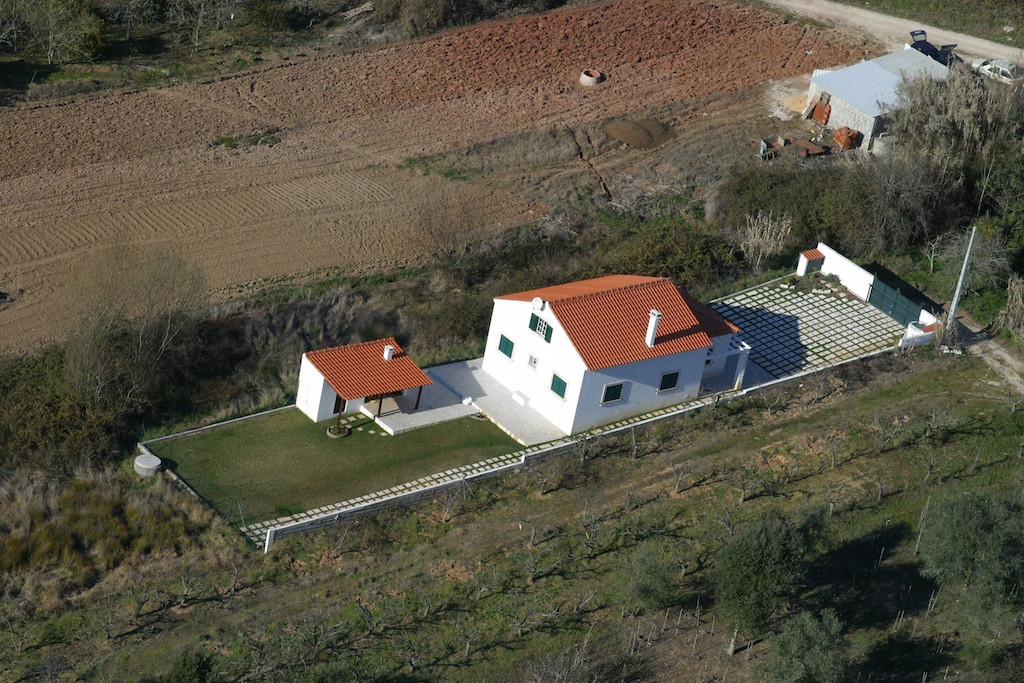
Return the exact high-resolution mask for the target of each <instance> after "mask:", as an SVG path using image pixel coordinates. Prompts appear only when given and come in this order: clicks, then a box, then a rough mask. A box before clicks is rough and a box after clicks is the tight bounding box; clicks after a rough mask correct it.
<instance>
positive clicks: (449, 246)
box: [414, 187, 486, 266]
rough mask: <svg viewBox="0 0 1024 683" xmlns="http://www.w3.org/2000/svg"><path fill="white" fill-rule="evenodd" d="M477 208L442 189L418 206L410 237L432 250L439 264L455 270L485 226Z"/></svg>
mask: <svg viewBox="0 0 1024 683" xmlns="http://www.w3.org/2000/svg"><path fill="white" fill-rule="evenodd" d="M479 207H480V204H479V203H478V202H473V201H469V200H468V199H467V198H466V197H463V196H459V195H457V194H456V193H455V192H454V191H453V190H452V189H450V188H447V187H442V188H441V189H439V190H438V191H437V192H434V193H432V194H431V195H429V197H428V198H427V199H426V200H425V201H424V202H423V204H421V205H420V207H419V210H418V212H417V214H416V216H415V218H414V234H415V236H416V237H417V238H418V239H421V240H423V241H424V242H426V243H427V244H429V245H430V246H431V247H432V248H433V251H434V256H435V258H436V259H437V261H438V262H439V263H441V264H445V265H455V266H457V265H459V264H460V263H461V262H462V259H463V257H464V256H465V254H466V250H467V248H468V247H469V245H470V244H471V243H472V242H473V241H474V240H475V239H477V235H478V234H479V231H480V230H481V229H482V228H483V227H484V225H485V224H486V217H485V216H484V215H483V213H482V212H481V211H480V208H479Z"/></svg>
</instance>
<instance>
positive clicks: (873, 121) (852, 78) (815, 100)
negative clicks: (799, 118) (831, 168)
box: [807, 47, 949, 149]
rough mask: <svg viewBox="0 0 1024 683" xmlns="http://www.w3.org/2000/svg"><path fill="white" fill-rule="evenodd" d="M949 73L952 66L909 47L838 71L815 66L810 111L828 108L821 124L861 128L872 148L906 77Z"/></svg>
mask: <svg viewBox="0 0 1024 683" xmlns="http://www.w3.org/2000/svg"><path fill="white" fill-rule="evenodd" d="M948 74H949V69H948V68H946V67H945V66H943V65H942V64H939V63H938V62H936V61H935V60H934V59H931V58H930V57H927V56H925V55H923V54H921V53H920V52H918V51H917V50H913V49H910V48H909V47H908V48H906V49H904V50H901V51H899V52H892V53H890V54H887V55H882V56H881V57H876V58H875V59H871V60H867V61H863V62H859V63H857V64H853V65H851V66H847V67H845V68H842V69H837V70H834V71H832V70H825V69H815V71H814V74H813V75H812V76H811V85H810V89H809V90H808V92H807V111H808V112H811V111H817V112H819V114H820V113H821V112H824V111H825V110H826V108H828V119H827V121H819V123H821V124H822V125H827V126H828V127H829V128H832V129H839V128H842V127H847V128H851V129H853V130H855V131H859V132H860V133H861V134H862V135H863V140H862V146H863V148H864V149H871V147H872V142H873V141H874V139H875V138H876V137H878V135H879V134H881V133H882V132H883V130H884V126H885V114H886V112H888V111H889V110H890V109H891V108H892V107H894V106H895V105H896V103H897V101H898V88H899V84H900V80H901V79H902V78H903V77H907V78H917V77H927V78H934V79H938V80H945V78H946V76H947V75H948Z"/></svg>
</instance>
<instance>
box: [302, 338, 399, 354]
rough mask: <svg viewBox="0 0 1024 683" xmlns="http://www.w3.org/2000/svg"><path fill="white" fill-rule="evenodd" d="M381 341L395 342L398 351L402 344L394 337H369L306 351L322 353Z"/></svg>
mask: <svg viewBox="0 0 1024 683" xmlns="http://www.w3.org/2000/svg"><path fill="white" fill-rule="evenodd" d="M380 342H387V343H389V344H394V345H395V347H396V348H395V350H396V351H398V347H399V346H400V345H399V343H398V340H396V339H395V338H394V337H383V338H381V339H368V340H366V341H361V342H355V343H354V344H339V345H337V346H327V347H324V348H322V349H313V350H311V351H306V353H307V354H308V353H320V352H322V351H334V350H335V349H351V348H355V347H357V346H367V345H368V344H379V343H380Z"/></svg>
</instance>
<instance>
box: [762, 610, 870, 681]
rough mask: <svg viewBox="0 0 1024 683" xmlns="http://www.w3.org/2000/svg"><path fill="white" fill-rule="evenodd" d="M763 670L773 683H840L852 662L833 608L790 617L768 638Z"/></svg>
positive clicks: (841, 627) (847, 644) (848, 646)
mask: <svg viewBox="0 0 1024 683" xmlns="http://www.w3.org/2000/svg"><path fill="white" fill-rule="evenodd" d="M768 644H769V648H770V649H769V652H768V661H767V662H766V663H765V667H764V671H765V673H766V674H767V675H768V678H769V679H770V680H772V681H776V683H841V682H842V681H845V680H847V677H846V674H847V669H848V668H849V665H850V662H851V659H852V658H851V653H850V645H849V643H848V642H847V641H846V639H845V638H844V637H843V625H842V623H841V622H840V621H839V617H837V616H836V613H835V611H834V610H831V609H826V610H823V611H822V612H821V614H820V615H815V614H812V613H811V612H801V613H800V614H797V615H796V616H793V617H790V618H789V619H787V620H786V623H785V624H783V626H782V630H781V631H780V632H779V633H778V634H776V635H774V636H772V637H771V638H770V639H769V641H768Z"/></svg>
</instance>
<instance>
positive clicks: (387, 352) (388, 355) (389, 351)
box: [384, 344, 395, 360]
mask: <svg viewBox="0 0 1024 683" xmlns="http://www.w3.org/2000/svg"><path fill="white" fill-rule="evenodd" d="M394 357H395V347H394V346H392V345H391V344H387V345H386V346H385V347H384V360H391V359H392V358H394Z"/></svg>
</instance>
